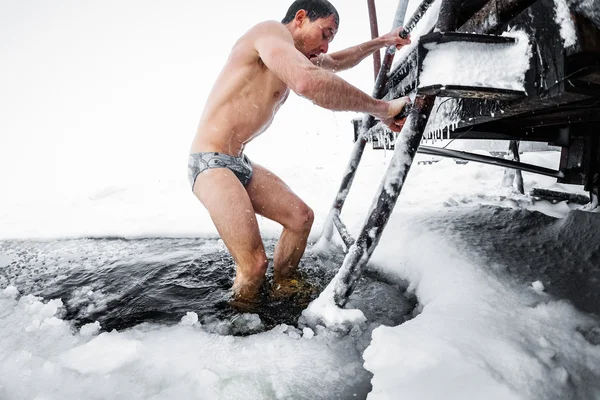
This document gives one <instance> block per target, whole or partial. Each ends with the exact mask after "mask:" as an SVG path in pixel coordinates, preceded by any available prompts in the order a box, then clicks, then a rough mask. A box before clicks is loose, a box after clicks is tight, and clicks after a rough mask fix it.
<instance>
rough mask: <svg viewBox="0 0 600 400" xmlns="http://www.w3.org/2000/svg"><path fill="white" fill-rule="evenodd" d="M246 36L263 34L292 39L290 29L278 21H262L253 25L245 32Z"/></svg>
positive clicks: (262, 35) (256, 36) (260, 35)
mask: <svg viewBox="0 0 600 400" xmlns="http://www.w3.org/2000/svg"><path fill="white" fill-rule="evenodd" d="M246 35H248V36H252V37H255V38H258V37H264V36H271V37H273V36H276V37H280V38H282V39H286V40H290V41H292V34H291V33H290V31H289V30H288V29H287V28H286V27H285V25H283V24H282V23H281V22H278V21H263V22H259V23H258V24H256V25H254V26H253V27H252V28H250V30H249V31H248V32H247V33H246Z"/></svg>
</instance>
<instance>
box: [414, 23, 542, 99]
mask: <svg viewBox="0 0 600 400" xmlns="http://www.w3.org/2000/svg"><path fill="white" fill-rule="evenodd" d="M420 45H421V54H420V55H419V58H420V73H419V77H418V81H419V82H418V92H419V93H422V94H430V95H437V96H443V97H458V98H481V99H492V100H515V99H518V98H521V97H524V96H526V92H525V90H524V82H525V73H526V72H527V70H528V69H529V59H530V57H531V46H530V45H529V41H528V38H527V35H526V34H525V33H524V32H511V33H507V34H505V35H503V36H496V35H481V34H473V33H461V32H434V33H430V34H428V35H424V36H422V37H421V39H420Z"/></svg>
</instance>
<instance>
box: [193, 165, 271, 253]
mask: <svg viewBox="0 0 600 400" xmlns="http://www.w3.org/2000/svg"><path fill="white" fill-rule="evenodd" d="M194 194H195V195H196V197H197V198H198V199H199V200H200V202H201V203H202V204H203V205H204V207H206V209H207V210H208V212H209V214H210V217H211V218H212V220H213V222H214V224H215V226H216V228H217V230H218V232H219V235H221V238H222V239H223V241H224V242H225V245H226V246H227V248H228V249H229V251H230V253H231V255H232V256H233V257H234V259H235V260H236V262H244V261H247V260H245V258H246V257H247V256H248V254H247V253H252V252H256V251H260V250H261V249H262V251H263V252H264V248H263V244H262V240H261V238H260V232H259V229H258V223H257V221H256V215H255V213H254V208H253V206H252V203H251V201H250V197H249V196H248V193H247V192H246V189H245V188H244V186H243V185H242V183H241V182H240V181H239V179H238V178H237V177H236V176H235V175H234V173H233V172H231V171H230V170H228V169H227V168H213V169H208V170H205V171H203V172H201V173H200V174H199V175H198V177H197V178H196V183H195V184H194Z"/></svg>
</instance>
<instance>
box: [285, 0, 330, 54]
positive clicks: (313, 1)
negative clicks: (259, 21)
mask: <svg viewBox="0 0 600 400" xmlns="http://www.w3.org/2000/svg"><path fill="white" fill-rule="evenodd" d="M281 22H282V23H283V24H285V25H286V26H287V27H288V29H289V30H290V32H291V33H292V36H293V37H294V43H295V44H296V48H297V49H298V50H299V51H301V52H302V53H304V55H306V56H307V57H308V58H312V57H317V56H318V55H319V54H321V53H327V50H328V49H329V42H331V41H332V40H333V38H334V36H335V34H336V33H337V30H338V27H339V24H340V16H339V14H338V12H337V10H336V9H335V7H334V6H333V5H332V4H331V3H330V2H329V1H327V0H296V1H295V2H294V3H292V5H291V6H290V8H289V9H288V11H287V13H286V15H285V17H284V18H283V20H282V21H281Z"/></svg>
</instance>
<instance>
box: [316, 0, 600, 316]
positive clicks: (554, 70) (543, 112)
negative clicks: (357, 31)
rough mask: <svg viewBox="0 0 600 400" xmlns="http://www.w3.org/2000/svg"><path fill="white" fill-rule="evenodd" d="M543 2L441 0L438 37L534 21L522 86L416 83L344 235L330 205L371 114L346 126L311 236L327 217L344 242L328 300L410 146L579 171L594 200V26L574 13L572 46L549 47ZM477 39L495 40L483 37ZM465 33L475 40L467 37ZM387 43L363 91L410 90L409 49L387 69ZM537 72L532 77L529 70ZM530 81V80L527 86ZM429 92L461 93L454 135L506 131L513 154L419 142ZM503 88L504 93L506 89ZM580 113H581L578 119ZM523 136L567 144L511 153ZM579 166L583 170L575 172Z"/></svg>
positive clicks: (599, 52) (354, 268) (598, 184)
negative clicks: (543, 154)
mask: <svg viewBox="0 0 600 400" xmlns="http://www.w3.org/2000/svg"><path fill="white" fill-rule="evenodd" d="M433 1H434V0H424V1H423V2H422V3H421V5H420V6H419V8H418V9H417V11H416V12H415V13H414V15H413V16H412V17H411V18H410V19H409V21H408V22H407V23H406V25H405V26H404V30H403V34H404V35H406V34H409V33H410V32H411V31H412V30H413V29H414V27H415V25H416V23H417V22H418V21H419V20H420V19H421V17H422V16H423V14H424V13H425V12H426V10H427V9H428V7H429V6H430V5H431V4H432V3H433ZM368 2H369V15H370V17H371V18H372V19H371V28H372V30H371V32H372V35H376V33H377V24H376V20H375V21H374V19H375V15H376V14H375V8H374V3H373V0H368ZM553 4H554V3H553V0H442V4H441V7H440V10H439V16H438V20H437V23H436V26H435V31H436V32H438V33H436V34H435V36H436V37H438V40H439V37H440V36H441V37H443V36H444V33H450V34H449V36H455V37H456V36H459V37H460V36H461V35H460V34H458V35H457V34H455V33H454V32H476V33H478V34H489V33H499V32H502V31H503V30H504V29H506V27H507V25H508V24H525V25H526V24H529V25H531V26H532V27H533V28H532V29H536V30H537V31H536V32H534V33H533V34H534V35H537V36H536V37H535V38H536V39H537V42H536V43H535V46H536V48H535V53H536V55H537V56H538V59H537V60H534V63H533V66H532V68H531V69H530V71H529V72H528V74H529V76H526V80H527V81H528V82H530V85H528V86H527V87H526V92H525V93H524V94H523V95H520V94H518V93H498V92H496V93H494V92H493V91H488V92H487V93H484V94H483V95H482V96H479V95H480V94H481V93H477V88H476V89H474V90H473V88H470V89H469V88H466V89H465V88H464V87H462V88H458V90H454V92H452V90H450V89H449V88H448V87H445V88H442V89H443V90H440V88H437V89H438V90H433V89H432V88H425V90H421V88H419V89H418V90H416V97H415V100H414V101H413V106H412V109H411V110H410V113H409V115H408V118H407V121H406V123H405V126H404V128H403V130H402V132H401V133H400V135H399V137H398V138H397V140H396V141H395V147H394V153H393V156H392V159H391V161H390V164H389V167H388V170H387V171H386V173H385V175H384V177H383V179H382V182H381V184H380V187H379V189H378V192H377V194H376V195H375V198H374V200H373V203H372V205H371V208H370V210H369V213H368V216H367V218H366V222H365V223H364V225H363V227H362V229H361V231H360V233H359V235H358V237H357V238H356V239H354V238H352V236H351V235H350V233H349V232H348V229H347V228H346V226H345V225H344V223H343V222H342V220H341V218H340V214H341V211H342V208H343V206H344V203H345V200H346V197H347V195H348V192H349V190H350V188H351V186H352V182H353V179H354V175H355V173H356V170H357V168H358V165H359V163H360V160H361V157H362V154H363V151H364V148H365V145H366V143H367V142H368V140H369V135H370V134H372V132H373V129H374V126H375V122H376V121H375V119H374V118H373V117H372V116H369V115H365V116H364V118H363V120H362V121H361V123H360V124H358V126H355V138H356V141H355V146H354V148H353V150H352V153H351V156H350V162H349V164H348V167H347V168H346V171H345V173H344V176H343V178H342V182H341V184H340V188H339V191H338V194H337V196H336V198H335V200H334V202H333V205H332V208H331V211H330V213H329V216H328V219H327V221H326V223H325V227H324V230H323V234H322V237H321V240H325V241H330V240H331V238H332V235H333V227H334V226H335V227H336V229H337V231H338V232H339V233H340V236H341V238H342V240H343V242H344V243H345V245H346V247H347V250H348V252H347V255H346V258H345V259H344V262H343V265H342V267H341V268H340V270H339V272H338V274H337V275H336V277H335V278H334V281H333V282H334V285H335V286H334V300H335V302H336V304H338V305H339V306H343V305H344V304H345V302H346V300H347V299H348V296H349V295H350V293H351V292H352V291H353V289H354V286H355V284H356V282H357V281H358V278H359V277H360V275H361V272H362V269H363V268H364V267H365V266H366V264H367V263H368V261H369V259H370V257H371V255H372V254H373V251H374V250H375V248H376V246H377V244H378V243H379V239H380V237H381V234H382V232H383V230H384V228H385V226H386V224H387V222H388V220H389V217H390V215H391V213H392V211H393V209H394V206H395V204H396V201H397V199H398V196H399V195H400V193H401V191H402V187H403V185H404V182H405V180H406V176H407V174H408V172H409V170H410V167H411V165H412V161H413V159H414V156H415V154H416V153H417V151H419V150H420V151H421V152H422V153H425V154H433V155H439V156H446V157H453V158H459V159H463V160H469V161H475V162H483V163H489V164H495V165H499V166H503V167H507V168H514V169H517V170H519V171H520V170H524V171H529V172H534V173H538V174H543V175H548V176H553V177H556V178H558V179H559V180H563V181H568V182H570V183H572V182H574V180H576V179H574V177H575V178H578V179H579V178H580V179H581V181H582V182H583V183H585V184H586V189H588V190H589V191H590V200H591V201H592V203H593V202H594V200H595V202H596V204H597V201H598V197H597V196H598V191H599V188H600V178H599V175H600V172H599V171H600V157H599V154H600V141H599V137H600V135H598V134H593V133H592V126H593V123H594V122H595V121H598V122H600V35H598V34H597V33H598V31H599V30H598V29H597V28H596V27H595V26H593V25H590V24H589V23H588V21H587V20H586V19H585V18H580V19H579V20H577V19H576V20H575V22H576V23H577V27H578V29H579V38H580V40H579V42H578V44H577V46H578V47H577V48H575V49H569V52H564V53H562V52H559V51H558V50H557V49H558V48H559V47H560V49H561V50H562V43H561V44H560V45H561V46H558V44H557V43H555V42H552V40H554V41H556V38H557V37H558V38H560V36H559V33H558V27H556V26H550V25H551V24H547V26H546V25H544V23H545V20H544V18H546V19H547V18H548V15H547V14H548V10H552V9H553ZM406 5H407V1H404V0H401V1H400V3H399V5H398V11H397V12H396V16H395V19H394V25H393V26H394V27H397V26H400V25H401V23H402V21H403V20H404V15H405V13H406ZM544 13H545V14H544ZM540 15H541V16H542V17H540ZM490 16H493V18H490ZM536 18H539V20H538V19H536ZM598 18H600V15H598ZM599 26H600V25H599ZM440 32H441V33H440ZM544 35H547V36H544ZM496 37H497V36H496ZM480 39H481V40H484V41H486V40H492V41H493V40H495V39H494V38H483V37H481V38H480ZM444 40H445V39H444ZM466 40H479V39H477V38H468V39H466ZM420 49H421V47H420V46H419V47H418V49H417V50H416V51H415V53H417V54H416V56H415V57H417V59H418V57H419V54H418V52H419V51H421V50H420ZM394 52H395V49H393V48H390V49H388V50H387V51H386V53H385V57H384V60H383V62H382V63H381V66H380V67H379V65H378V64H379V63H378V62H377V61H374V68H375V71H377V69H378V67H379V70H378V73H377V74H376V76H377V78H376V81H375V88H374V91H373V97H375V98H396V97H399V96H401V95H405V94H406V93H409V92H411V91H414V90H415V89H416V85H414V82H411V81H410V77H409V72H408V70H409V69H410V67H411V66H412V67H414V66H415V63H412V64H411V60H409V58H410V57H411V56H413V55H409V56H408V57H407V58H406V59H405V60H403V62H404V64H406V65H402V62H401V63H400V64H401V65H399V66H398V67H397V68H396V69H395V70H394V71H390V69H391V65H392V61H393V57H394ZM417 65H418V63H417ZM538 75H540V76H541V77H542V78H540V79H538ZM552 80H555V81H554V82H553V81H552ZM532 82H533V83H532ZM538 84H539V86H537V85H538ZM411 85H412V86H411ZM434 89H435V88H434ZM449 90H450V91H449ZM469 92H471V93H469ZM473 94H474V95H473ZM438 95H444V96H453V97H459V98H463V97H464V100H461V101H462V103H461V113H462V115H463V116H468V117H473V118H463V119H462V120H461V124H459V126H458V129H457V130H455V131H454V132H453V134H454V136H455V138H461V137H464V138H495V139H508V140H510V147H509V148H510V151H511V152H512V153H513V155H514V157H515V159H514V161H510V160H504V159H499V158H495V157H489V156H481V155H477V154H473V153H467V152H459V151H454V150H447V149H440V148H435V147H428V146H420V144H421V141H422V138H423V133H424V131H425V128H426V125H427V122H428V120H429V116H430V114H431V112H432V108H433V104H434V101H435V99H436V96H438ZM509 95H510V96H511V97H508V96H509ZM494 96H495V97H494ZM557 106H563V107H565V106H566V107H567V109H566V110H565V109H563V110H560V111H558V112H557V109H556V107H557ZM569 107H571V108H569ZM500 109H502V110H503V115H502V117H501V118H497V117H494V113H496V114H499V113H498V112H497V111H498V110H500ZM576 117H579V120H576V121H575V122H581V123H578V124H573V121H572V120H571V118H576ZM586 117H588V120H587V121H586V120H585V118H586ZM548 120H549V121H548ZM544 125H545V126H544ZM515 127H517V128H518V129H515ZM536 128H537V132H535V135H533V134H532V135H529V134H528V133H530V132H531V133H533V131H534V130H536ZM511 129H512V130H511ZM540 131H541V132H540ZM531 136H533V137H535V138H537V139H538V140H540V139H542V140H548V141H554V142H556V143H561V144H563V146H564V148H566V149H567V151H563V156H562V159H561V169H560V170H559V171H554V170H549V169H546V168H541V167H538V166H534V165H529V164H524V163H521V162H520V161H519V159H518V154H519V152H518V140H519V139H530V138H531ZM561 141H562V142H561ZM582 158H583V161H584V164H585V165H584V166H583V168H582V166H581V160H582ZM582 169H583V170H584V171H581V170H582ZM517 184H518V185H519V186H520V187H521V189H522V178H521V179H520V180H519V179H518V180H517Z"/></svg>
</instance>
